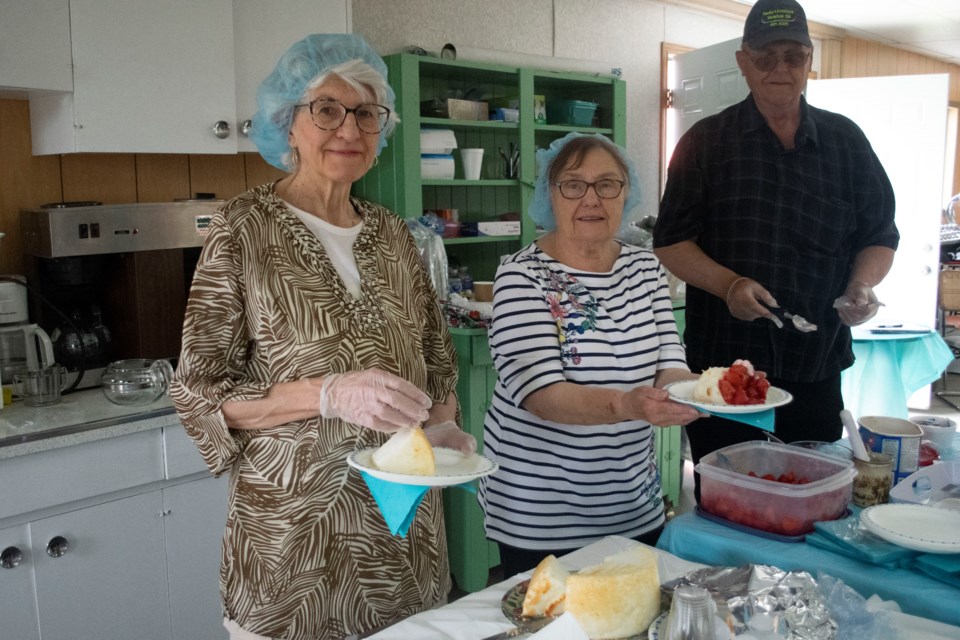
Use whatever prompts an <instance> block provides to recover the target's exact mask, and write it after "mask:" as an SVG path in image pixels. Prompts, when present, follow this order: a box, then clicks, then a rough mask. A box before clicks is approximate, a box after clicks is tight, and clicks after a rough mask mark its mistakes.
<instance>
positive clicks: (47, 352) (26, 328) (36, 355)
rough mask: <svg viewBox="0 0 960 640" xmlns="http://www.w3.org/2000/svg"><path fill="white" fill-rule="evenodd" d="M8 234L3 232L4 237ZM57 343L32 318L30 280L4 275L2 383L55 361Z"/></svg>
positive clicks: (0, 281) (0, 287)
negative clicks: (54, 353)
mask: <svg viewBox="0 0 960 640" xmlns="http://www.w3.org/2000/svg"><path fill="white" fill-rule="evenodd" d="M4 235H5V234H3V233H0V240H2V239H3V237H4ZM53 362H54V357H53V345H52V343H51V341H50V337H49V336H48V335H47V333H46V332H45V331H44V330H43V329H41V328H40V327H39V326H37V325H36V324H31V323H30V322H29V321H28V310H27V282H26V278H25V277H24V276H20V275H10V276H0V383H2V384H10V383H12V382H13V381H14V376H16V375H17V374H21V373H23V372H25V371H28V370H30V371H37V370H40V369H44V368H46V367H49V366H51V365H52V364H53Z"/></svg>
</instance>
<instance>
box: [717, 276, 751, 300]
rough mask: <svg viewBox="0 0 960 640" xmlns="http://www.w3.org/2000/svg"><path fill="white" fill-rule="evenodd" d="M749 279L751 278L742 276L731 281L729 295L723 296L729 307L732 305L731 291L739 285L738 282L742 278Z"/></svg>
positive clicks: (728, 289)
mask: <svg viewBox="0 0 960 640" xmlns="http://www.w3.org/2000/svg"><path fill="white" fill-rule="evenodd" d="M749 279H750V278H746V277H740V278H737V279H736V280H734V281H733V282H731V283H730V287H729V288H727V295H725V296H724V297H723V301H724V302H725V303H726V304H727V306H728V307H729V306H730V292H731V291H733V288H734V287H735V286H737V283H739V282H740V281H741V280H749Z"/></svg>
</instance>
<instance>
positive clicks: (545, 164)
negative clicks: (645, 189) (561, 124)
mask: <svg viewBox="0 0 960 640" xmlns="http://www.w3.org/2000/svg"><path fill="white" fill-rule="evenodd" d="M584 137H594V138H600V139H602V140H603V141H605V142H606V143H608V144H607V145H605V147H604V148H607V149H609V150H611V151H613V152H614V153H616V154H617V155H618V156H619V157H620V159H621V160H623V163H624V164H625V165H626V166H627V185H626V188H627V189H629V191H628V192H627V198H626V200H624V202H623V220H622V222H621V223H620V231H623V230H624V229H626V228H627V226H629V224H630V222H632V221H633V219H634V218H635V217H636V216H637V214H638V213H639V211H640V209H639V205H640V186H639V185H640V180H639V178H638V177H637V169H636V167H635V166H634V164H633V161H632V160H630V158H629V157H627V152H626V150H624V148H623V147H621V146H620V145H617V144H615V143H613V142H612V141H611V140H610V139H609V138H607V137H606V136H604V135H602V134H599V133H595V134H583V133H576V132H573V133H568V134H567V135H565V136H564V137H562V138H560V139H559V140H554V141H553V142H551V143H550V146H549V147H548V148H546V149H537V181H536V183H535V184H534V189H533V198H532V199H531V200H530V208H529V209H527V214H528V215H529V216H530V219H531V220H533V221H534V222H535V223H537V225H539V226H540V227H542V228H543V229H544V230H545V231H553V230H554V229H556V228H557V219H556V217H555V216H554V213H553V203H552V202H551V201H550V185H549V184H548V181H549V179H550V166H551V165H552V164H553V161H554V160H556V158H557V155H558V154H559V153H560V150H561V149H563V148H564V147H565V146H566V145H567V143H568V142H570V141H571V140H574V139H576V138H584Z"/></svg>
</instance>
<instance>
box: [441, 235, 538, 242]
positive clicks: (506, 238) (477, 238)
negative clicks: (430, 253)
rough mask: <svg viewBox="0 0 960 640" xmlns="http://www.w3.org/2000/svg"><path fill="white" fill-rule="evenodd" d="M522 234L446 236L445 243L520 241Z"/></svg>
mask: <svg viewBox="0 0 960 640" xmlns="http://www.w3.org/2000/svg"><path fill="white" fill-rule="evenodd" d="M519 240H520V236H469V237H461V238H444V239H443V244H477V243H481V242H518V241H519Z"/></svg>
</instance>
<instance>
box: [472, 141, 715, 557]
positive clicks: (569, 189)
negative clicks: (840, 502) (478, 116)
mask: <svg viewBox="0 0 960 640" xmlns="http://www.w3.org/2000/svg"><path fill="white" fill-rule="evenodd" d="M537 164H538V168H539V173H538V178H537V182H536V186H535V190H534V196H533V200H532V201H531V204H530V210H529V214H530V217H531V218H532V219H533V220H534V222H536V223H537V224H538V225H539V226H541V227H543V228H544V230H546V231H547V233H546V234H545V235H543V236H542V237H540V238H539V239H538V240H536V241H535V242H534V243H532V244H531V245H529V246H527V247H526V248H524V249H522V250H520V251H519V252H517V253H515V254H514V255H512V256H510V257H509V258H508V259H507V260H506V261H505V262H504V263H503V264H501V266H500V268H499V269H498V270H497V275H496V279H495V280H494V294H493V323H492V327H491V330H490V349H491V351H492V353H493V358H494V365H495V366H496V368H497V373H498V376H497V386H496V389H495V391H494V394H493V401H492V404H491V406H490V409H489V411H488V413H487V417H486V421H485V424H484V434H483V435H484V455H486V456H488V457H489V458H491V459H493V460H494V461H496V462H497V463H498V464H499V465H500V470H499V471H498V472H497V473H496V474H494V475H492V476H489V477H487V478H484V479H483V480H482V481H481V485H480V487H481V490H480V503H481V505H482V506H483V509H484V516H485V520H484V524H485V527H486V533H487V537H488V538H490V539H491V540H494V541H496V542H497V543H498V545H499V547H500V560H501V563H502V566H503V570H504V574H505V575H512V574H515V573H519V572H521V571H526V570H528V569H530V568H532V567H534V566H536V564H537V563H538V562H539V561H540V560H541V559H542V558H543V557H544V556H546V555H548V554H551V553H552V554H554V555H557V556H559V555H562V554H564V553H568V552H569V551H572V550H573V549H576V548H578V547H581V546H583V545H585V544H588V543H590V542H594V541H596V540H599V539H600V538H603V537H604V536H608V535H620V536H626V537H629V538H634V539H637V540H640V541H642V542H645V543H647V544H650V545H653V544H655V543H656V540H657V537H658V536H659V533H660V531H661V530H662V528H663V523H664V513H663V501H662V499H661V487H660V477H659V474H658V473H657V466H656V458H655V456H654V447H653V441H654V440H653V439H654V432H653V427H654V426H669V425H676V424H686V423H688V422H690V421H692V420H695V419H696V418H698V417H699V415H700V414H699V412H698V411H697V410H696V409H694V408H692V407H690V406H687V405H684V404H680V403H677V402H673V401H671V400H670V399H669V398H668V393H667V391H666V390H664V389H663V388H662V387H663V386H664V385H666V384H669V383H670V382H674V381H679V380H687V379H696V378H697V377H698V376H696V375H693V374H691V373H690V371H689V369H688V368H687V365H686V358H685V354H684V350H683V347H682V346H681V344H680V338H679V336H678V335H677V327H676V324H675V323H674V319H673V309H672V305H671V302H670V294H669V290H668V286H667V279H666V275H665V273H664V271H663V269H662V268H661V267H660V264H659V262H658V261H657V259H656V257H654V255H653V253H652V252H650V251H648V250H645V249H641V248H639V247H635V246H630V245H626V244H623V243H621V242H619V241H618V240H617V239H616V234H617V233H618V231H619V230H620V229H621V228H622V227H623V226H624V225H626V224H627V223H628V222H629V219H630V215H631V214H632V213H634V211H635V207H636V205H637V204H638V203H639V200H640V198H639V193H638V189H637V179H636V173H635V171H634V169H633V163H632V162H630V161H629V160H628V159H627V157H626V155H625V153H624V151H623V149H622V148H620V147H618V146H617V145H615V144H613V143H612V142H610V141H609V140H608V139H607V138H605V137H603V136H601V135H589V136H588V135H580V134H576V133H571V134H569V135H567V136H566V137H564V138H562V139H560V140H557V141H555V142H554V143H553V144H551V145H550V147H549V148H548V149H541V150H540V151H538V152H537Z"/></svg>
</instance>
